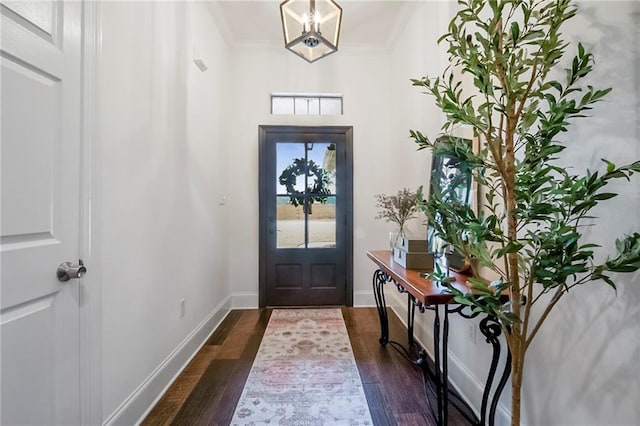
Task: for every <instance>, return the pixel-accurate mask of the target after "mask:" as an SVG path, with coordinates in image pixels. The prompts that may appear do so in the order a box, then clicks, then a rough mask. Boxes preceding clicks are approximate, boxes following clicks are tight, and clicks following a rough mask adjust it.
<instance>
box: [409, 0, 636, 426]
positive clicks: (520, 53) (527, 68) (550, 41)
mask: <svg viewBox="0 0 640 426" xmlns="http://www.w3.org/2000/svg"><path fill="white" fill-rule="evenodd" d="M458 4H459V6H460V9H459V10H458V12H457V14H456V15H455V17H454V18H453V19H452V20H451V22H450V24H449V27H448V32H447V33H446V34H444V35H443V36H442V37H441V38H440V42H445V43H446V44H447V46H448V54H449V59H450V66H449V67H448V68H447V69H446V70H445V71H444V73H443V74H442V76H440V77H437V78H429V77H423V78H421V79H417V80H413V84H414V85H415V86H419V87H421V88H423V89H426V92H427V93H428V94H430V95H432V96H433V97H434V98H435V102H436V104H437V106H438V107H439V108H440V109H441V110H442V111H443V113H444V114H445V116H446V122H445V124H444V126H443V129H442V130H443V133H445V134H450V133H451V131H452V130H453V129H454V128H456V127H458V126H460V125H467V126H469V127H471V128H473V130H474V133H475V135H476V136H477V137H479V139H480V141H481V144H480V149H479V150H476V151H475V152H474V150H473V148H472V146H470V145H469V144H468V141H467V140H465V139H461V138H455V137H448V138H439V139H438V140H437V142H436V138H432V139H430V138H428V137H427V136H425V135H424V134H422V133H420V132H419V131H411V137H412V138H413V139H414V140H415V142H416V143H418V145H419V146H420V149H422V148H428V149H431V150H432V152H433V155H451V156H455V157H457V158H459V159H460V160H461V163H462V164H465V165H466V167H467V168H468V171H469V172H470V173H472V174H473V177H474V179H475V180H476V181H477V182H478V184H479V186H480V187H481V188H482V198H481V199H480V200H479V203H478V204H479V208H478V209H477V211H474V209H472V208H471V207H470V206H468V205H467V204H462V203H456V202H452V201H451V197H448V196H447V194H446V189H445V190H443V191H436V192H435V193H432V194H430V197H429V199H428V200H427V201H425V202H423V203H422V209H423V211H424V212H425V214H426V215H427V217H428V219H429V221H430V222H431V225H432V226H433V227H434V228H435V229H436V232H437V233H438V234H439V236H440V237H441V238H442V239H444V240H445V241H447V242H449V243H450V244H451V246H452V249H453V250H455V251H456V252H457V253H458V254H460V255H462V256H464V257H466V258H467V259H471V260H473V262H471V264H472V265H474V271H473V272H474V273H473V277H472V278H470V279H469V282H470V283H471V286H472V290H473V291H472V293H468V294H462V293H460V292H459V291H457V290H455V289H454V288H451V291H452V292H454V293H455V300H456V301H457V302H458V303H462V304H466V305H469V306H471V307H472V308H473V309H474V310H475V311H476V312H482V313H486V314H489V315H491V316H493V317H494V318H496V319H497V321H499V323H500V324H501V327H502V329H503V333H504V335H505V337H506V341H507V344H508V347H509V350H510V351H511V354H512V365H511V374H512V377H511V378H512V406H511V414H512V424H513V425H519V424H520V405H521V389H522V380H523V372H524V367H525V359H526V353H527V349H528V348H529V347H530V345H531V344H532V342H533V341H534V338H535V337H536V336H537V335H538V332H539V330H540V327H541V326H542V325H543V324H544V322H545V320H546V319H547V318H548V315H549V313H550V312H551V311H552V309H553V308H554V307H556V306H558V301H560V300H561V299H562V298H563V297H564V296H565V295H567V294H569V293H570V291H572V290H574V289H577V288H579V287H580V288H583V287H587V286H589V285H593V284H592V283H593V282H600V283H606V284H608V285H610V286H611V287H613V288H614V289H615V283H614V281H615V279H616V274H617V273H628V272H634V271H636V270H638V269H639V268H640V234H639V233H638V232H632V233H631V234H630V235H626V236H621V237H620V239H618V240H617V241H616V249H617V250H616V251H617V252H616V253H615V254H613V255H611V256H610V257H607V258H605V259H600V258H601V257H602V258H604V257H605V256H604V255H602V256H601V253H600V251H601V250H600V251H599V250H598V249H597V247H598V245H597V244H595V243H593V242H591V241H585V239H586V237H585V235H584V234H585V232H584V231H585V226H587V225H590V224H593V223H595V222H597V219H594V218H593V217H592V215H591V213H590V212H591V211H592V209H593V208H594V207H595V206H596V205H598V204H599V203H601V202H604V201H605V200H608V199H610V198H613V197H615V196H616V194H615V193H613V192H610V191H607V190H606V187H607V185H608V184H609V183H610V182H612V181H613V180H617V179H627V180H629V179H630V178H631V175H633V174H634V173H636V172H640V161H635V162H633V163H630V164H628V165H623V166H617V165H615V164H613V163H612V162H610V161H607V160H603V162H602V167H601V168H600V169H599V170H585V171H582V172H581V174H574V173H575V172H576V171H575V170H573V169H572V168H570V167H567V165H566V164H562V162H561V158H562V155H561V153H562V151H563V150H564V149H565V147H566V145H567V144H573V143H580V141H579V140H572V139H571V136H570V133H569V134H567V133H563V132H566V131H567V130H568V126H569V125H570V124H571V123H573V122H574V120H575V119H579V118H580V119H582V120H585V118H583V117H586V116H587V112H588V110H590V109H591V107H592V106H593V104H594V103H596V102H598V101H600V100H601V99H603V98H604V97H606V96H607V94H609V92H610V91H611V89H609V88H602V89H597V88H595V87H593V86H591V85H589V84H588V83H587V81H588V76H589V74H590V72H591V71H592V67H593V65H594V57H593V55H592V54H591V53H589V52H588V51H587V49H586V48H585V46H583V45H582V44H581V43H569V42H567V41H565V40H564V39H563V36H562V33H561V28H562V26H563V24H565V23H566V22H567V20H569V19H571V18H572V17H574V16H575V15H576V13H577V6H576V4H574V2H572V1H570V0H555V1H549V0H488V1H487V0H461V1H459V2H458ZM467 76H468V77H467ZM467 79H468V81H469V83H468V84H465V83H464V82H465V81H467ZM470 81H473V88H472V89H471V90H469V88H470V87H471V84H470ZM561 133H562V134H563V137H562V138H560V137H559V136H560V135H561ZM567 135H568V136H567ZM596 253H597V254H598V256H596ZM598 259H599V260H598ZM487 269H488V270H491V271H492V272H491V273H492V274H493V276H495V277H498V278H497V279H495V280H493V281H491V282H488V280H484V279H482V278H481V276H482V275H485V276H486V274H487ZM481 271H482V272H481ZM434 278H436V279H437V278H438V276H437V274H435V275H434Z"/></svg>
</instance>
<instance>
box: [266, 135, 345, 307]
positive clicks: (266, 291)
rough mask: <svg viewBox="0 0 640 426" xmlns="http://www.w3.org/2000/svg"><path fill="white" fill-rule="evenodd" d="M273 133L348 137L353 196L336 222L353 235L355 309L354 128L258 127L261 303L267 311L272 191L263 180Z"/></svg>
mask: <svg viewBox="0 0 640 426" xmlns="http://www.w3.org/2000/svg"><path fill="white" fill-rule="evenodd" d="M271 133H289V134H295V133H317V134H338V135H342V136H343V137H344V141H345V151H346V159H345V160H346V161H345V171H346V172H347V173H346V182H345V187H346V188H347V189H348V191H349V192H350V194H351V196H350V197H347V198H348V199H347V200H346V205H345V217H344V218H336V220H344V225H345V229H349V230H351V232H347V233H345V234H346V235H345V247H346V255H345V277H346V283H345V304H346V306H353V126H276V125H260V126H258V147H259V149H258V151H259V153H258V155H259V158H258V164H259V165H258V194H259V197H258V201H259V222H258V229H259V232H258V234H259V242H258V249H259V259H260V261H259V274H258V275H259V278H258V282H259V284H258V304H259V307H261V308H264V307H265V306H266V304H267V260H266V254H267V243H268V236H267V233H266V232H263V230H266V229H267V226H268V213H267V211H266V209H265V206H266V202H267V197H268V191H267V182H266V181H265V180H264V179H260V177H261V176H262V175H263V174H264V172H265V168H266V167H267V164H266V159H267V157H268V156H267V155H266V151H267V138H268V136H269V134H271Z"/></svg>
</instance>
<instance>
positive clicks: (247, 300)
mask: <svg viewBox="0 0 640 426" xmlns="http://www.w3.org/2000/svg"><path fill="white" fill-rule="evenodd" d="M258 305H259V298H258V293H250V292H248V293H233V294H232V295H231V306H232V309H256V308H257V307H258ZM353 306H356V307H372V306H376V300H375V298H374V297H373V291H354V292H353Z"/></svg>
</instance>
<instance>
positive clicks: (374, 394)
mask: <svg viewBox="0 0 640 426" xmlns="http://www.w3.org/2000/svg"><path fill="white" fill-rule="evenodd" d="M342 313H343V316H344V319H345V323H346V325H347V330H348V332H349V338H350V340H351V346H352V348H353V352H354V356H355V359H356V363H357V364H358V369H359V371H360V376H361V378H362V384H363V386H364V391H365V394H366V396H367V402H368V403H369V408H370V411H371V416H372V418H373V422H374V424H375V425H377V426H392V425H398V426H410V425H416V426H425V425H427V426H428V425H435V422H434V420H433V419H432V417H431V415H430V411H429V405H428V402H427V396H426V390H425V385H424V381H423V378H422V372H421V370H420V369H419V368H418V367H416V366H415V365H413V364H411V363H410V362H409V361H408V360H406V359H404V358H403V357H402V355H401V354H400V353H399V352H398V351H396V350H395V349H394V348H392V347H391V346H390V345H387V346H386V347H382V346H380V344H379V343H378V339H379V337H380V323H379V319H378V313H377V310H376V309H375V308H342ZM270 316H271V309H253V310H234V311H231V312H230V313H229V315H228V316H227V318H225V320H224V321H223V322H222V324H221V325H220V326H219V327H218V329H217V330H216V331H215V332H214V333H213V335H212V336H211V338H210V339H209V340H208V341H207V343H206V344H205V345H204V346H203V347H202V349H201V350H200V351H199V352H198V354H197V355H196V356H195V357H194V359H193V360H192V361H191V363H190V364H189V365H188V366H187V368H185V370H184V371H183V372H182V374H180V376H179V377H178V379H177V380H176V381H175V382H174V383H173V384H172V385H171V387H170V388H169V390H168V391H167V393H166V394H165V395H164V396H163V397H162V399H161V400H160V401H159V402H158V404H157V405H156V406H155V407H154V408H153V410H152V411H151V412H150V413H149V415H148V416H147V418H146V419H145V420H144V422H143V425H169V424H171V425H221V426H222V425H224V426H226V425H228V424H229V423H230V421H231V418H232V417H233V412H234V410H235V406H236V403H237V402H238V399H239V398H240V395H241V393H242V389H243V387H244V383H245V381H246V379H247V376H248V375H249V371H250V370H251V365H252V363H253V359H254V358H255V355H256V353H257V351H258V347H259V346H260V342H261V340H262V336H263V334H264V330H265V328H266V326H267V323H268V322H269V317H270ZM389 330H390V337H391V339H392V340H396V341H399V342H406V333H407V330H406V328H405V327H404V326H403V325H402V323H401V322H400V320H399V319H398V318H397V317H396V316H395V314H394V313H393V312H392V311H391V310H389ZM462 420H463V419H461V417H460V416H457V415H456V413H455V412H454V411H452V410H450V418H449V424H450V425H457V424H464V422H463V421H462Z"/></svg>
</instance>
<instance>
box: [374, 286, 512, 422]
mask: <svg viewBox="0 0 640 426" xmlns="http://www.w3.org/2000/svg"><path fill="white" fill-rule="evenodd" d="M391 298H392V300H389V299H390V298H389V297H387V302H391V303H389V308H391V309H393V311H394V312H395V314H396V315H397V316H398V318H399V319H400V321H401V322H402V323H403V324H404V325H405V327H406V326H407V323H406V321H407V320H406V318H407V308H406V301H405V302H402V303H399V302H400V298H402V299H403V300H404V299H405V296H404V295H395V294H394V295H393V296H391ZM393 299H395V300H393ZM417 315H419V314H417ZM420 336H424V337H426V339H421V338H420ZM414 337H415V340H416V341H417V342H418V343H419V344H420V346H422V347H423V348H425V350H426V351H427V353H428V354H429V356H430V357H431V359H433V331H432V330H431V329H430V328H429V327H427V326H426V324H425V322H424V321H420V317H418V316H417V317H416V321H415V323H414ZM423 340H427V341H428V344H426V343H427V342H424V341H423ZM487 369H488V366H487ZM452 376H455V377H457V378H458V379H457V380H454V379H452ZM497 379H498V378H496V380H497ZM449 382H450V383H451V384H452V386H453V387H454V388H455V390H456V391H457V392H458V393H459V394H460V396H461V397H462V398H463V399H464V400H465V401H468V402H469V405H470V406H471V408H472V409H473V411H474V412H475V413H476V415H477V414H478V413H479V412H480V405H479V404H478V405H476V404H472V403H470V401H482V393H483V392H484V383H482V382H481V381H480V380H478V378H477V377H476V376H475V375H474V374H473V373H472V372H471V371H469V369H468V368H467V367H466V366H465V365H464V363H462V361H460V359H459V358H457V357H456V356H455V354H453V353H451V351H449ZM510 424H511V413H510V412H509V411H508V410H507V408H506V407H505V406H504V404H502V403H498V407H497V410H496V419H495V425H496V426H507V425H510Z"/></svg>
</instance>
